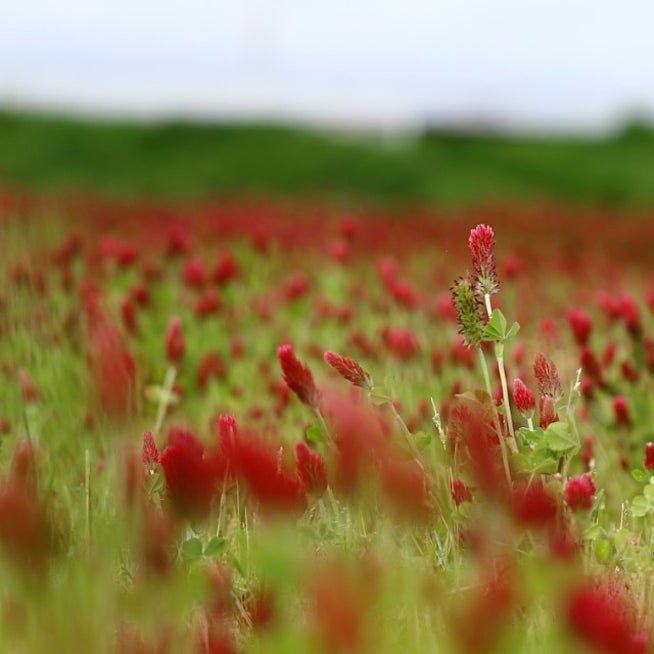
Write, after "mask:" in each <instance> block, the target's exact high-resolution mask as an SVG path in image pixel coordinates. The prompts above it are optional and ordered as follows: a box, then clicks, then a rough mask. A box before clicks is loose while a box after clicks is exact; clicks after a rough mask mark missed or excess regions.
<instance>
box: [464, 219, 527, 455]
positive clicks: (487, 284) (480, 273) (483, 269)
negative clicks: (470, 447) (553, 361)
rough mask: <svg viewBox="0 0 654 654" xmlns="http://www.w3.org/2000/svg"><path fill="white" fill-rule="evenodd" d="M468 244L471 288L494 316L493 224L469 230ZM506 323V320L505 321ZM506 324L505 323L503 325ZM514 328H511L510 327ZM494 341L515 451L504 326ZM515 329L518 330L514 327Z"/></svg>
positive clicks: (498, 287) (496, 286)
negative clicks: (470, 255)
mask: <svg viewBox="0 0 654 654" xmlns="http://www.w3.org/2000/svg"><path fill="white" fill-rule="evenodd" d="M468 246H469V247H470V252H471V253H472V268H473V270H474V290H475V293H476V294H477V296H478V297H480V298H481V297H483V300H484V307H485V309H486V314H487V315H488V320H489V321H490V320H491V319H492V317H493V306H492V304H491V295H495V294H496V293H498V292H499V289H500V286H499V282H498V280H497V265H496V262H495V241H494V233H493V229H492V227H489V226H488V225H477V227H475V228H474V229H473V230H471V232H470V238H469V239H468ZM505 322H506V321H505ZM504 327H506V325H504ZM512 330H513V328H512ZM501 331H502V332H504V333H501V334H499V335H498V336H499V338H495V339H493V340H494V341H495V359H496V361H497V368H498V371H499V374H500V384H501V386H502V404H503V406H504V417H505V420H506V425H507V428H508V430H509V436H510V437H511V439H510V441H509V443H510V445H511V449H512V450H513V451H514V452H515V451H517V447H516V442H515V431H514V429H513V418H512V416H511V405H510V403H509V387H508V383H507V380H506V369H505V367H504V341H505V340H506V338H507V337H508V336H509V334H508V333H506V332H505V330H504V329H502V330H501ZM516 331H517V330H516Z"/></svg>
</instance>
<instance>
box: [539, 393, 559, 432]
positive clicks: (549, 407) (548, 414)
mask: <svg viewBox="0 0 654 654" xmlns="http://www.w3.org/2000/svg"><path fill="white" fill-rule="evenodd" d="M538 410H539V419H538V426H539V427H540V428H541V429H547V428H548V427H549V426H550V425H551V424H552V423H553V422H558V420H559V416H558V415H557V413H556V409H555V408H554V400H553V399H552V398H551V397H549V396H547V395H543V396H542V397H541V398H540V400H539V401H538Z"/></svg>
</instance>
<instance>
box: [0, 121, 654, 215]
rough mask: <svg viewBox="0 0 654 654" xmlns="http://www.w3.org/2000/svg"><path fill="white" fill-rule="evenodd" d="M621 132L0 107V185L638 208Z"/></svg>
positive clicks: (629, 153)
mask: <svg viewBox="0 0 654 654" xmlns="http://www.w3.org/2000/svg"><path fill="white" fill-rule="evenodd" d="M639 133H643V132H642V131H641V132H639ZM645 133H649V134H651V131H650V132H645ZM630 134H631V133H630V132H625V133H624V134H616V135H615V136H613V137H608V138H603V139H588V138H582V137H554V138H549V139H545V138H538V137H513V136H495V135H479V134H469V135H466V134H450V133H447V132H438V131H435V132H428V133H426V134H424V135H421V134H419V133H417V134H412V135H398V136H396V137H395V138H394V139H393V138H391V139H389V138H388V137H385V138H384V139H383V140H382V139H381V138H379V137H375V136H370V135H368V136H364V135H358V136H352V135H343V134H334V133H328V132H326V133H320V132H313V131H308V130H303V129H300V128H296V129H293V128H288V127H281V126H270V125H268V126H267V125H247V124H240V125H239V124H230V125H226V124H222V125H221V124H213V125H212V124H201V123H182V122H178V123H160V124H148V125H144V124H136V123H131V124H130V123H125V122H119V121H114V122H109V121H102V122H100V121H97V122H93V121H91V120H75V119H73V118H64V117H48V116H44V115H35V114H34V115H32V114H24V113H23V114H20V113H12V112H8V111H5V112H4V113H0V142H1V143H2V144H3V147H2V149H0V178H1V179H2V180H3V181H4V182H5V183H12V184H21V185H24V186H26V187H28V188H34V189H38V190H45V191H70V190H79V189H85V190H88V191H96V192H100V193H103V194H109V195H114V196H115V195H120V196H123V197H144V196H150V197H152V196H155V197H159V198H160V197H167V198H189V197H193V198H196V197H198V196H205V197H206V196H215V195H234V194H259V195H261V194H264V195H270V194H273V195H275V194H289V193H298V194H304V195H311V196H313V195H315V194H318V193H320V194H328V195H330V196H331V197H333V198H336V199H339V200H340V199H350V200H353V199H359V200H361V199H367V200H373V201H382V202H403V203H407V202H440V203H448V204H459V205H460V204H462V203H468V202H472V203H480V202H497V201H498V200H501V201H507V200H516V199H519V200H532V199H539V200H540V199H543V198H549V199H567V200H569V201H572V202H575V203H583V204H594V205H598V204H600V205H612V206H634V205H637V206H638V205H639V206H644V205H647V204H651V203H652V202H653V201H654V191H653V190H652V185H651V184H650V179H649V176H648V174H647V171H648V170H650V169H651V168H652V167H653V161H654V148H652V145H651V144H652V139H651V136H650V137H649V138H634V137H633V136H631V135H630Z"/></svg>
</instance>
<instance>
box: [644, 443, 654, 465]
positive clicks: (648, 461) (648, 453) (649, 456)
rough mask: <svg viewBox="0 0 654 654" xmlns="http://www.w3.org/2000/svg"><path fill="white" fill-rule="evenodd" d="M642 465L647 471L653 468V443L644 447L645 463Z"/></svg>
mask: <svg viewBox="0 0 654 654" xmlns="http://www.w3.org/2000/svg"><path fill="white" fill-rule="evenodd" d="M643 465H644V466H645V467H646V468H647V469H648V470H651V469H652V468H654V443H647V444H646V445H645V461H644V462H643Z"/></svg>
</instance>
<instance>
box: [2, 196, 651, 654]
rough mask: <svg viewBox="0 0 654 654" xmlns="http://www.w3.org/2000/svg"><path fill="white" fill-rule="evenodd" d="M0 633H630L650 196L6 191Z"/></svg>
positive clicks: (318, 636)
mask: <svg viewBox="0 0 654 654" xmlns="http://www.w3.org/2000/svg"><path fill="white" fill-rule="evenodd" d="M0 242H1V243H2V246H3V254H4V256H3V258H2V264H1V271H0V279H1V282H0V310H1V313H0V374H1V380H2V392H1V393H0V575H1V576H0V579H2V584H1V587H0V649H1V650H2V651H7V652H16V653H23V652H24V653H40V652H44V653H45V652H48V653H51V652H70V653H72V654H75V653H76V652H80V653H81V652H94V653H95V652H98V653H105V652H106V653H111V654H114V653H115V654H145V653H148V654H150V653H152V654H153V653H157V654H163V653H168V652H170V653H175V654H176V653H182V654H183V653H186V652H189V653H202V654H204V653H206V654H232V653H234V654H235V653H239V652H252V653H258V652H261V653H263V652H275V653H276V652H289V653H290V652H317V653H319V652H326V653H337V654H341V653H343V654H345V653H355V652H375V653H385V652H387V653H389V654H390V653H393V652H398V651H402V652H405V653H406V654H410V653H414V652H415V653H422V652H439V653H440V652H442V653H444V654H449V653H450V652H451V653H452V654H457V653H463V654H468V653H473V652H474V653H491V652H502V653H506V652H515V653H516V654H517V653H520V654H523V653H529V652H533V653H540V652H561V653H571V654H572V653H577V652H589V653H593V652H597V653H605V654H644V653H645V652H649V651H652V646H651V643H652V639H653V638H654V621H653V617H652V616H653V611H652V608H653V607H654V572H653V571H652V557H653V554H654V550H653V548H654V483H653V481H654V477H651V476H650V475H651V474H654V444H652V443H651V442H650V441H654V427H653V426H652V425H653V424H654V269H653V268H652V261H653V260H654V259H653V257H652V244H653V243H654V219H653V217H652V215H651V214H648V213H647V212H645V211H643V210H639V211H637V210H630V211H626V210H625V211H622V212H617V211H613V210H608V209H604V210H601V209H593V210H591V209H581V208H575V209H572V208H570V207H569V206H567V205H565V206H564V205H556V204H547V205H534V204H530V205H526V204H525V205H518V204H511V205H508V206H501V205H492V206H490V205H484V206H478V207H470V208H448V209H435V208H427V207H424V206H413V207H409V206H405V207H403V208H400V207H393V208H386V209H382V208H379V207H377V208H374V207H371V206H365V205H363V204H361V203H358V204H355V205H352V206H347V207H343V206H339V205H338V204H336V203H333V204H330V203H328V202H317V201H312V202H309V201H300V200H294V201H281V200H275V201H272V200H266V201H264V200H261V199H257V200H253V199H239V200H234V199H232V200H224V201H222V202H208V201H206V202H200V201H198V202H195V203H191V202H181V201H180V202H177V203H173V202H172V201H171V202H169V203H166V204H164V203H161V204H157V203H154V202H137V201H134V200H132V201H120V202H119V201H108V200H104V201H102V200H99V199H97V198H89V197H82V196H67V197H64V196H62V195H59V196H58V197H56V198H55V197H50V198H48V199H44V198H43V197H37V196H30V195H27V194H25V193H18V192H15V191H5V192H3V193H2V194H1V195H0Z"/></svg>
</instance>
